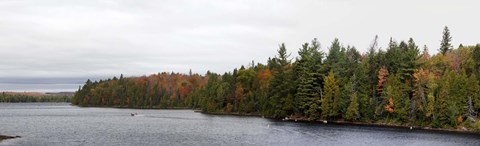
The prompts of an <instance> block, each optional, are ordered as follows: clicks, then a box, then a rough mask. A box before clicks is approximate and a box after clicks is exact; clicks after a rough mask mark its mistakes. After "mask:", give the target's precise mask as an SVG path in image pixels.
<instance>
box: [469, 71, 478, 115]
mask: <svg viewBox="0 0 480 146" xmlns="http://www.w3.org/2000/svg"><path fill="white" fill-rule="evenodd" d="M467 93H468V95H467V98H468V103H467V107H468V109H467V115H469V116H473V115H476V113H477V112H478V111H479V109H480V84H479V82H478V80H477V77H476V76H475V74H471V75H470V77H469V78H468V80H467Z"/></svg>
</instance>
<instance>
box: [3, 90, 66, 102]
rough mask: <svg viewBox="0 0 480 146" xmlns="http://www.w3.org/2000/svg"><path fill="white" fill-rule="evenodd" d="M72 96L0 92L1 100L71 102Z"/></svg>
mask: <svg viewBox="0 0 480 146" xmlns="http://www.w3.org/2000/svg"><path fill="white" fill-rule="evenodd" d="M71 98H72V97H71V96H66V95H43V94H42V95H30V94H21V93H15V94H10V93H8V94H7V93H5V92H2V93H1V94H0V102H71V101H70V99H71Z"/></svg>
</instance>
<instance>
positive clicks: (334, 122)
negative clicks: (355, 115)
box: [195, 110, 480, 136]
mask: <svg viewBox="0 0 480 146" xmlns="http://www.w3.org/2000/svg"><path fill="white" fill-rule="evenodd" d="M195 112H200V113H203V114H208V115H219V116H223V115H227V116H246V117H261V118H267V119H272V120H277V121H286V122H295V123H296V122H298V123H314V124H330V125H350V126H365V127H383V128H395V129H403V130H416V131H418V130H420V131H427V132H442V133H457V134H471V135H478V136H480V132H476V131H471V130H461V129H446V128H432V127H422V126H407V125H395V124H385V123H368V122H351V121H343V120H308V119H305V118H304V117H291V116H290V117H288V119H282V118H271V117H264V116H262V115H260V114H257V113H249V114H247V113H222V112H202V111H198V110H195Z"/></svg>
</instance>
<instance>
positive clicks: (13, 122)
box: [0, 103, 480, 146]
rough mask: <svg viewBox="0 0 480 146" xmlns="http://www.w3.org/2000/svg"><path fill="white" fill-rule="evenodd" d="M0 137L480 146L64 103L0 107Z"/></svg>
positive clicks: (395, 132)
mask: <svg viewBox="0 0 480 146" xmlns="http://www.w3.org/2000/svg"><path fill="white" fill-rule="evenodd" d="M130 113H138V115H137V116H131V115H130ZM0 134H2V135H11V136H15V135H19V136H22V137H21V138H17V139H10V140H6V141H2V142H0V145H48V146H55V145H59V146H64V145H86V146H90V145H115V146H117V145H142V146H143V145H209V146H210V145H229V146H231V145H242V146H246V145H275V146H276V145H382V146H385V145H418V146H424V145H435V146H441V145H445V146H452V145H477V146H478V145H480V137H479V136H478V135H467V134H454V133H438V132H436V133H435V132H427V131H418V130H405V129H394V128H381V127H363V126H348V125H331V124H318V123H317V124H315V123H294V122H283V121H277V120H271V119H265V118H259V117H238V116H217V115H208V114H202V113H197V112H193V111H192V110H140V109H117V108H82V107H76V106H70V105H69V104H68V103H0Z"/></svg>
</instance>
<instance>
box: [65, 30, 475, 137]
mask: <svg viewBox="0 0 480 146" xmlns="http://www.w3.org/2000/svg"><path fill="white" fill-rule="evenodd" d="M377 39H378V38H377V37H375V39H374V40H373V41H372V44H371V46H370V47H369V48H368V51H367V52H364V53H360V52H359V51H358V50H357V49H356V48H355V47H353V46H343V45H342V44H341V42H340V41H339V40H338V39H334V40H333V41H332V42H331V45H330V46H329V47H328V51H327V52H323V51H321V48H320V43H319V42H318V40H317V39H313V40H312V41H311V42H308V43H304V44H302V45H301V46H300V48H299V49H298V51H297V53H298V56H297V57H295V58H292V57H290V54H289V53H287V49H286V47H285V45H284V44H281V45H280V46H279V49H278V50H277V55H276V56H274V57H273V58H269V59H268V60H267V63H266V64H262V63H257V64H255V63H254V62H253V61H252V63H251V64H249V65H247V66H241V67H240V68H236V69H234V70H233V71H232V72H227V73H224V74H217V73H211V72H207V73H206V75H204V76H202V75H198V74H195V75H192V73H190V74H189V75H184V74H178V73H177V74H175V73H161V74H155V75H151V76H148V77H147V76H143V77H132V78H123V77H122V76H121V77H120V79H117V78H116V77H114V78H113V79H108V80H103V81H98V82H97V81H95V82H91V81H90V80H88V81H87V82H86V84H85V85H84V86H83V87H82V88H80V89H79V90H78V91H77V92H76V94H75V96H74V98H73V100H72V103H73V104H76V105H82V106H125V107H133V108H173V107H183V108H196V109H201V110H203V111H205V112H211V113H244V114H245V113H253V114H259V115H263V116H266V117H273V118H283V117H301V118H304V119H307V120H320V119H322V120H347V121H361V122H380V123H390V124H408V125H417V126H431V127H442V128H459V127H468V128H469V127H475V126H476V127H477V128H480V122H478V121H477V117H478V113H479V112H480V84H479V79H478V77H480V45H478V44H477V45H475V46H463V45H460V46H458V47H456V48H453V46H452V45H451V39H452V37H451V36H450V32H449V29H448V27H445V28H444V31H443V36H442V40H441V47H440V49H439V53H438V54H434V55H430V54H429V53H428V48H427V47H426V46H423V47H422V48H420V47H419V46H418V45H417V44H416V42H415V41H414V39H413V38H410V39H408V40H407V41H400V42H397V41H395V40H393V39H390V41H389V43H388V46H387V47H386V49H385V50H383V49H380V48H379V47H378V44H377Z"/></svg>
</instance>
